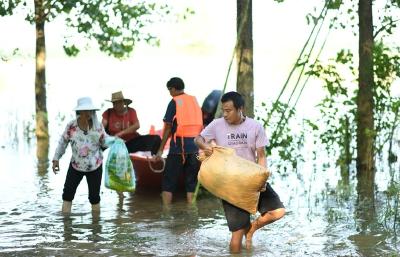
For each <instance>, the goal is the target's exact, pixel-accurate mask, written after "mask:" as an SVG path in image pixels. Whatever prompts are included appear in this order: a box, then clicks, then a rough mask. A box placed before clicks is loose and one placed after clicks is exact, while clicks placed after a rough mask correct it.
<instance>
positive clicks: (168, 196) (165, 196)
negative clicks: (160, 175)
mask: <svg viewBox="0 0 400 257" xmlns="http://www.w3.org/2000/svg"><path fill="white" fill-rule="evenodd" d="M161 197H162V201H163V204H165V205H169V204H171V203H172V193H171V192H168V191H162V193H161Z"/></svg>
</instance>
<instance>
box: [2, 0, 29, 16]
mask: <svg viewBox="0 0 400 257" xmlns="http://www.w3.org/2000/svg"><path fill="white" fill-rule="evenodd" d="M21 3H24V2H23V1H21V0H14V1H13V0H3V1H0V16H6V15H13V14H14V10H15V8H16V7H17V6H18V5H20V4H21ZM24 4H25V3H24Z"/></svg>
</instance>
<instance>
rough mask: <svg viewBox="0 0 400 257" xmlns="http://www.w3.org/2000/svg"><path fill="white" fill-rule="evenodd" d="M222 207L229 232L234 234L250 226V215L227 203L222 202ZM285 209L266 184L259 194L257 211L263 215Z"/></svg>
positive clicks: (276, 195)
mask: <svg viewBox="0 0 400 257" xmlns="http://www.w3.org/2000/svg"><path fill="white" fill-rule="evenodd" d="M222 206H223V207H224V212H225V217H226V220H227V222H228V227H229V231H231V232H234V231H237V230H239V229H242V228H247V227H249V226H250V213H249V212H247V211H245V210H243V209H241V208H238V207H236V206H234V205H232V204H230V203H228V202H227V201H224V200H222ZM279 208H285V207H284V205H283V203H282V202H281V200H280V199H279V196H278V194H277V193H276V192H275V191H274V190H273V189H272V187H271V186H270V184H269V183H267V187H266V190H265V191H264V192H261V193H260V200H259V201H258V207H257V209H258V211H259V212H260V213H261V214H264V213H266V212H268V211H272V210H276V209H279Z"/></svg>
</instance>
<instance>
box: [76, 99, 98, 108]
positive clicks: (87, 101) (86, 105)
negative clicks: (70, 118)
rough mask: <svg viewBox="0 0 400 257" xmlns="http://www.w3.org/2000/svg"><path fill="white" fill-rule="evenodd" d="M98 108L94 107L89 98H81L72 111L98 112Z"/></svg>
mask: <svg viewBox="0 0 400 257" xmlns="http://www.w3.org/2000/svg"><path fill="white" fill-rule="evenodd" d="M98 110H99V108H97V107H95V106H94V105H93V103H92V99H91V98H90V97H81V98H79V99H78V105H77V106H76V107H75V108H74V111H98Z"/></svg>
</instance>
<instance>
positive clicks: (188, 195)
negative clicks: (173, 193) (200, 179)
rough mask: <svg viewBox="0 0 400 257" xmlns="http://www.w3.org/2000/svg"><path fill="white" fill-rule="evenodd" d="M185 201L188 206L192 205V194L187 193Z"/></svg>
mask: <svg viewBox="0 0 400 257" xmlns="http://www.w3.org/2000/svg"><path fill="white" fill-rule="evenodd" d="M186 200H187V203H189V204H191V203H192V201H193V192H187V193H186Z"/></svg>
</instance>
